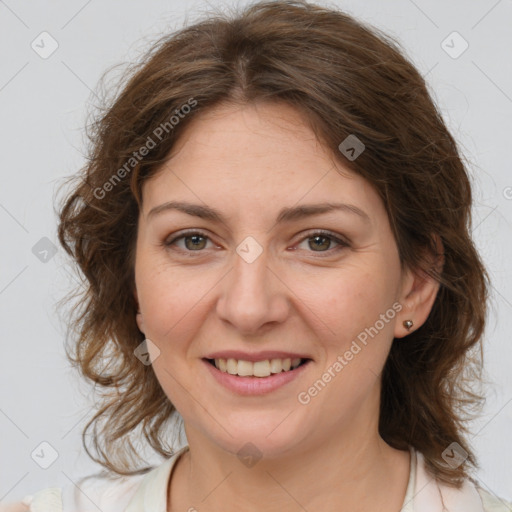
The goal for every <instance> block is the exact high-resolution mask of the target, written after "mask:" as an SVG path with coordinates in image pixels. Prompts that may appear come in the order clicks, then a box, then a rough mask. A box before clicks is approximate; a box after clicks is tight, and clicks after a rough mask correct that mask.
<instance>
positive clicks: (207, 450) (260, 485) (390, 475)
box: [169, 432, 410, 512]
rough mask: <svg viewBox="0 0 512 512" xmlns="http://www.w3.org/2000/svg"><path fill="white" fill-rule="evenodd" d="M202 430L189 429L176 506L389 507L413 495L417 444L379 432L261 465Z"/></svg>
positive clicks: (213, 510) (228, 509)
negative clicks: (398, 444)
mask: <svg viewBox="0 0 512 512" xmlns="http://www.w3.org/2000/svg"><path fill="white" fill-rule="evenodd" d="M196 434H197V432H187V439H188V440H189V446H190V450H189V451H187V452H185V453H184V454H183V455H182V456H181V457H180V460H179V461H178V463H177V466H176V468H175V470H174V471H173V473H174V475H173V477H172V480H171V485H170V487H169V495H170V496H169V497H170V500H169V501H170V504H171V509H170V510H169V512H172V511H175V510H176V511H177V510H194V509H197V510H207V511H208V512H221V511H222V512H235V511H237V512H238V511H239V510H244V511H247V512H252V511H259V510H261V508H262V507H264V508H265V510H267V511H268V512H274V511H275V512H278V511H279V512H292V511H293V512H296V511H297V510H298V507H299V508H302V509H305V510H310V511H311V510H322V511H325V512H331V511H332V512H334V511H336V512H349V511H350V512H355V511H363V510H379V511H381V512H386V511H387V510H389V511H396V510H400V508H401V506H402V503H403V500H404V497H405V492H406V487H407V483H408V477H409V471H410V466H409V464H410V461H409V459H410V457H409V452H404V451H399V450H395V449H393V448H391V447H390V446H389V445H387V444H386V443H385V442H384V441H383V440H382V438H381V437H380V436H379V435H378V433H374V435H368V434H369V433H368V432H359V434H358V436H357V439H354V437H353V436H347V437H344V438H341V440H340V439H339V438H338V439H336V440H335V441H333V442H327V443H326V442H325V440H322V441H321V442H319V443H318V444H317V445H308V446H307V447H304V448H300V450H299V449H294V450H293V453H292V451H289V452H287V454H285V455H283V456H280V457H279V458H272V459H267V458H265V457H263V458H262V459H260V460H259V461H258V462H257V463H256V464H254V465H253V466H250V465H249V466H246V465H244V464H242V463H241V461H240V460H239V458H238V456H237V455H236V454H232V453H229V452H226V451H225V450H223V449H221V448H219V447H218V446H217V445H214V444H212V443H211V442H210V441H209V440H206V439H205V438H204V437H202V436H198V435H196Z"/></svg>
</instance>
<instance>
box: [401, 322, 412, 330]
mask: <svg viewBox="0 0 512 512" xmlns="http://www.w3.org/2000/svg"><path fill="white" fill-rule="evenodd" d="M403 325H404V327H405V328H406V329H407V330H408V331H410V330H411V327H412V326H413V325H414V323H413V321H412V320H404V322H403Z"/></svg>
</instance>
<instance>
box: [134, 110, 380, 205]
mask: <svg viewBox="0 0 512 512" xmlns="http://www.w3.org/2000/svg"><path fill="white" fill-rule="evenodd" d="M143 197H144V200H143V204H144V211H145V213H146V214H147V212H148V211H149V209H151V208H153V207H154V206H155V205H158V204H161V203H164V202H166V201H169V200H173V199H183V198H187V199H189V200H193V201H194V202H204V203H207V204H213V203H215V204H216V205H219V206H220V207H222V208H223V209H225V208H226V207H228V206H230V205H231V206H232V207H235V208H237V209H238V211H240V209H252V208H257V209H259V211H262V210H263V209H264V210H269V209H276V210H277V209H280V208H281V207H282V206H284V205H292V204H296V203H299V202H304V203H311V202H316V203H319V202H329V201H331V202H334V201H342V200H343V201H346V202H351V203H359V204H360V205H361V207H362V208H363V207H364V208H366V209H368V208H369V207H371V203H372V202H373V203H374V202H375V201H379V198H378V196H377V194H376V192H375V191H374V190H373V188H372V187H371V185H370V184H369V183H368V182H367V181H366V180H365V179H364V178H362V177H361V176H359V175H358V174H356V173H354V172H353V171H351V170H349V169H348V168H347V167H345V166H343V164H342V163H341V158H338V159H336V158H334V156H333V154H332V153H331V151H330V150H329V149H328V148H325V147H324V146H323V145H322V144H321V143H320V142H319V141H318V140H317V138H316V137H315V134H314V132H313V131H312V129H311V128H310V127H309V126H308V124H307V122H306V121H305V120H304V118H303V117H302V116H301V114H300V113H299V112H297V111H296V110H295V109H293V108H292V107H291V106H289V105H286V104H279V103H266V104H265V103H263V104H261V103H260V104H250V105H244V106H240V105H222V106H220V107H217V108H215V109H213V110H210V111H207V112H206V113H204V114H202V115H200V116H198V117H197V118H195V119H194V120H193V121H192V122H191V123H190V124H189V125H188V126H187V128H186V130H185V131H184V132H183V134H182V135H181V137H180V139H179V140H178V141H177V143H176V145H175V147H174V148H173V150H172V151H171V153H170V154H169V159H168V160H167V162H166V163H165V164H164V165H163V166H162V167H161V169H160V170H159V172H158V173H157V174H156V175H155V176H154V177H152V178H151V179H150V180H148V181H147V182H146V183H145V184H144V188H143ZM363 205H364V206H363ZM374 206H379V205H374ZM252 213H254V210H252Z"/></svg>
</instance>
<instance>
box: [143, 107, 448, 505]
mask: <svg viewBox="0 0 512 512" xmlns="http://www.w3.org/2000/svg"><path fill="white" fill-rule="evenodd" d="M343 158H344V157H343V156H341V155H340V156H339V159H338V160H334V157H333V155H332V154H331V153H330V152H329V151H328V150H327V149H326V148H324V147H323V146H322V145H321V144H320V143H319V142H318V141H317V140H316V138H315V136H314V134H313V132H312V131H311V129H310V128H308V127H307V125H306V124H305V123H304V121H303V119H302V118H301V117H300V115H299V114H298V113H297V112H296V111H295V110H294V109H292V108H291V107H289V106H287V105H284V104H275V103H274V104H259V105H257V106H256V105H246V106H236V105H222V106H220V107H217V108H216V109H215V110H209V111H208V112H207V113H206V114H203V115H202V116H201V117H199V118H196V119H195V120H194V121H193V122H192V123H191V124H190V125H189V126H188V127H187V129H186V131H185V132H184V134H183V135H182V136H181V137H180V139H179V141H178V143H177V145H176V146H175V148H174V149H173V151H172V154H171V155H170V158H169V160H168V161H167V162H166V163H165V164H164V165H163V166H162V168H161V169H160V171H159V173H158V174H157V175H156V176H154V177H152V178H151V179H150V180H148V181H147V182H146V183H145V184H144V187H143V207H142V209H141V212H140V217H139V224H138V236H137V246H136V264H135V285H136V288H135V290H134V294H135V297H136V299H137V301H138V304H139V309H140V312H139V313H138V314H137V323H138V326H139V328H140V330H141V332H143V333H144V334H145V336H146V338H149V339H150V340H151V341H152V342H153V343H154V344H155V345H156V346H157V347H158V349H159V350H160V354H159V355H158V357H156V358H155V360H154V361H153V369H154V371H155V374H156V376H157V378H158V380H159V382H160V383H161V386H162V388H163V390H164V391H165V393H166V394H167V396H168V397H169V399H170V400H171V402H172V403H173V404H174V405H175V407H176V408H177V410H178V411H179V413H180V414H181V416H182V417H183V420H184V425H185V432H186V435H187V440H188V444H189V446H190V451H189V452H186V453H185V455H183V456H182V457H181V458H180V459H179V460H178V462H177V464H176V466H175V469H174V471H173V473H172V475H171V477H172V478H171V481H170V485H169V488H168V495H169V496H168V497H169V504H168V511H169V512H170V511H178V510H181V511H185V510H189V509H190V508H191V507H195V508H196V509H197V510H201V511H205V510H208V511H215V512H216V511H223V512H230V511H239V510H244V511H249V512H250V511H256V510H258V511H259V510H261V507H262V503H264V508H265V510H267V511H269V512H273V511H280V512H288V511H290V512H291V511H297V510H300V509H301V507H304V508H305V509H306V510H309V511H313V510H322V511H323V512H330V511H336V512H340V511H341V512H344V511H347V512H348V511H350V512H354V511H359V510H361V511H362V510H380V511H384V512H386V511H390V512H391V511H392V512H396V511H397V510H399V509H400V507H401V506H402V502H403V499H404V496H405V491H406V487H407V482H408V476H409V464H410V460H409V459H410V457H409V453H408V452H404V451H399V450H395V449H393V448H391V447H390V446H389V445H387V444H386V443H385V442H384V440H383V439H382V438H381V437H380V436H379V433H378V419H379V394H380V374H381V371H382V368H383V366H384V363H385V361H386V357H387V355H388V353H389V350H390V347H391V344H392V342H393V338H402V337H404V336H406V335H407V334H408V331H407V330H406V329H405V327H404V326H403V325H402V322H403V321H404V320H406V319H412V320H413V321H414V329H416V328H418V327H419V326H421V324H423V322H425V320H426V319H427V317H428V314H429V312H430V310H431V308H432V305H433V302H434V299H435V296H436V293H437V290H438V283H436V282H433V281H432V280H430V279H429V278H428V277H427V276H425V275H423V276H421V277H420V276H419V275H417V274H416V273H414V272H411V271H410V270H408V269H406V270H405V271H402V270H401V268H400V263H399V256H398V250H397V247H396V243H395V240H394V237H393V235H392V231H391V228H390V224H389V220H388V217H387V214H386V211H385V207H384V204H383V203H382V201H381V200H380V198H379V196H378V195H377V193H376V191H375V190H374V189H373V188H372V186H371V185H370V184H369V183H368V182H367V181H366V180H365V179H363V178H362V177H361V176H359V175H357V174H355V173H352V172H350V171H349V170H348V169H347V168H345V167H343V161H342V159H343ZM171 200H175V201H188V202H191V203H194V204H200V205H208V206H209V207H212V208H215V209H217V210H219V211H220V212H221V213H222V214H223V215H224V216H225V218H226V221H225V222H224V223H219V222H214V221H210V220H204V219H200V218H198V217H195V216H190V215H187V214H185V213H182V212H179V211H177V210H169V211H166V212H164V213H161V214H158V215H154V216H148V213H149V211H150V210H151V209H152V208H154V207H155V206H158V205H161V204H162V203H165V202H167V201H171ZM324 202H344V203H350V204H352V205H355V206H357V207H358V208H360V209H362V210H364V212H366V214H367V215H368V217H369V221H368V222H365V221H364V220H363V219H362V218H360V217H359V216H357V215H355V214H352V213H347V212H344V211H334V212H329V213H323V214H320V215H315V216H311V217H308V218H304V219H300V220H294V221H291V222H287V223H282V224H277V223H276V216H277V213H278V212H279V210H280V209H281V208H283V207H293V206H297V205H299V204H300V205H305V204H316V203H324ZM185 229H200V230H201V231H202V232H203V233H204V234H205V235H206V236H207V238H206V240H205V239H202V238H200V239H199V240H197V239H195V243H197V245H199V247H200V249H199V250H195V251H194V247H195V246H194V243H193V242H194V240H190V238H189V239H188V245H185V243H186V242H187V239H183V238H182V239H180V240H177V241H176V242H175V243H174V244H173V245H170V246H167V247H166V246H165V245H164V242H165V241H166V240H168V241H171V240H172V239H173V238H175V237H176V236H179V234H178V235H177V233H178V232H179V231H182V230H185ZM318 229H325V230H329V231H331V232H332V233H333V235H334V236H337V237H339V238H341V239H348V241H349V245H348V246H347V247H343V246H338V244H337V243H336V242H335V241H334V240H333V239H332V238H331V239H329V238H327V239H326V240H325V239H320V241H319V242H317V244H318V245H319V246H320V247H319V248H317V246H316V245H315V243H314V242H315V239H314V238H312V237H313V236H314V231H315V230H318ZM247 236H252V237H253V238H254V239H255V240H257V242H258V243H259V244H260V246H261V247H262V249H263V252H262V253H261V254H260V255H259V257H258V258H257V259H256V260H255V261H253V262H252V263H247V261H245V260H244V259H243V258H241V257H240V256H239V255H238V253H237V252H236V248H237V246H238V245H239V244H240V243H241V242H242V241H243V240H244V239H245V238H246V237H247ZM329 241H330V244H329ZM293 247H295V250H289V248H293ZM337 247H340V249H339V250H337ZM187 251H188V254H190V256H187ZM395 302H398V303H399V304H400V305H401V306H402V310H401V311H400V312H399V313H397V314H396V315H395V316H394V318H392V319H391V320H389V321H388V322H387V323H385V326H384V328H382V329H381V330H380V331H379V332H378V335H376V336H374V337H373V338H372V339H370V341H369V342H368V344H367V345H366V346H365V347H364V348H363V349H362V350H361V351H360V352H359V353H358V354H357V355H356V356H354V358H353V359H352V360H351V361H350V362H349V364H347V365H346V366H345V367H344V368H343V370H342V371H341V372H339V373H338V374H337V375H336V377H335V378H333V379H332V380H331V381H330V382H329V383H328V384H327V385H326V386H325V388H324V389H323V390H322V391H321V392H320V393H318V395H317V396H315V397H314V398H312V399H311V401H310V402H309V403H308V404H307V405H303V404H301V403H299V402H298V400H297V396H298V394H299V393H300V392H301V391H305V390H307V389H308V388H309V387H310V386H311V385H312V384H313V383H314V382H315V381H316V380H317V379H319V378H321V376H322V374H323V373H324V372H325V371H326V369H327V368H328V367H330V366H332V365H333V363H334V362H335V361H336V359H337V357H338V356H339V355H343V354H344V353H345V351H346V350H348V348H349V347H350V345H351V343H352V341H353V340H354V339H356V337H357V335H358V334H359V333H361V332H362V331H364V329H365V328H368V327H370V326H373V325H374V324H375V322H376V320H378V319H379V315H381V314H384V313H385V312H386V311H387V310H389V308H391V306H392V304H393V303H395ZM395 343H407V339H403V340H398V341H395ZM221 348H222V349H239V350H247V351H252V352H254V351H260V350H267V349H268V350H284V351H294V352H299V353H303V354H308V355H309V357H311V358H312V359H313V362H312V363H310V364H309V367H308V368H307V369H305V371H304V372H303V373H302V375H301V376H300V377H299V378H296V379H295V380H293V381H292V382H290V383H288V384H286V385H285V386H283V387H281V388H280V389H278V390H276V391H273V392H272V393H270V394H266V395H263V396H251V397H242V396H237V395H235V394H234V393H232V392H230V391H228V390H227V389H225V388H224V387H222V386H221V385H220V384H218V383H217V382H216V380H214V379H213V377H212V376H211V375H210V374H209V372H207V371H206V370H205V368H204V363H203V362H202V360H201V358H202V357H204V356H205V355H207V354H208V353H209V352H212V351H214V350H219V349H221ZM247 442H251V443H252V444H253V445H255V446H256V447H257V449H258V450H259V451H260V452H261V454H262V458H261V459H260V460H259V461H258V462H257V463H256V464H255V465H254V466H252V467H247V466H245V465H244V464H242V463H241V461H240V460H239V458H238V457H237V452H238V450H240V448H241V447H242V446H244V445H245V444H246V443H247ZM262 497H263V498H262Z"/></svg>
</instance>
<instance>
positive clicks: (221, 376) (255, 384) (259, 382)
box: [202, 359, 311, 395]
mask: <svg viewBox="0 0 512 512" xmlns="http://www.w3.org/2000/svg"><path fill="white" fill-rule="evenodd" d="M202 361H203V363H204V364H205V365H206V366H207V368H208V370H209V371H210V372H211V374H212V375H213V377H214V378H215V379H216V380H217V382H219V383H220V384H222V385H223V386H224V387H225V388H227V389H229V390H230V391H233V392H234V393H237V394H239V395H264V394H266V393H270V392H271V391H275V390H276V389H278V388H280V387H281V386H284V385H285V384H287V383H288V382H291V381H292V380H294V379H296V378H297V377H299V376H300V375H301V374H302V373H303V372H304V371H305V370H306V368H307V367H308V365H309V363H310V362H311V360H309V361H307V362H306V363H304V364H302V365H301V366H298V367H297V368H295V370H290V371H288V372H281V373H273V374H272V375H269V376H268V377H240V376H239V375H231V374H230V373H227V372H222V371H220V370H219V369H218V368H217V367H216V366H214V365H213V364H210V363H209V362H208V361H206V360H204V359H203V360H202Z"/></svg>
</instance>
